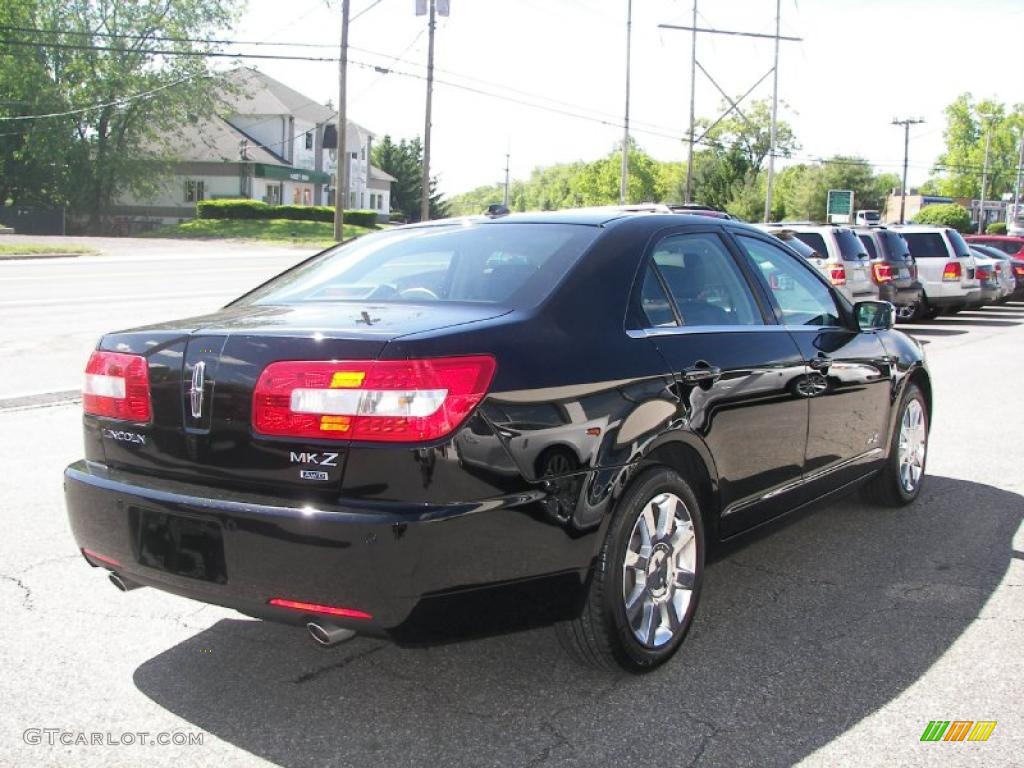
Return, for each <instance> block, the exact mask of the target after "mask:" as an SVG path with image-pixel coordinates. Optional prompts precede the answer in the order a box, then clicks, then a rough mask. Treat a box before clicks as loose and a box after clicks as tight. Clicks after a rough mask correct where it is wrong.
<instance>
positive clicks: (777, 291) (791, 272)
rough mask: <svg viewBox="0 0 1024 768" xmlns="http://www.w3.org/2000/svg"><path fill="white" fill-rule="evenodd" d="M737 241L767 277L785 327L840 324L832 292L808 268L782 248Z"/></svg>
mask: <svg viewBox="0 0 1024 768" xmlns="http://www.w3.org/2000/svg"><path fill="white" fill-rule="evenodd" d="M736 240H737V242H739V244H740V245H741V246H742V247H743V249H744V250H745V251H746V252H747V255H748V256H749V257H750V259H751V261H752V262H753V264H754V266H755V268H757V269H758V270H760V272H761V274H762V275H764V279H765V282H767V283H768V288H769V290H770V291H771V292H772V295H773V296H774V297H775V301H776V303H777V304H778V305H779V309H780V310H781V311H782V322H783V324H784V325H813V326H832V325H840V324H841V323H840V317H839V309H838V307H836V302H835V299H833V298H832V292H831V291H830V290H829V289H828V286H826V285H825V284H824V283H823V282H822V281H821V280H819V279H818V278H817V276H816V275H815V274H814V273H813V272H811V271H810V269H808V268H807V267H805V266H803V265H802V264H801V263H800V262H799V261H797V260H796V258H795V257H794V256H792V255H790V254H789V253H786V252H785V251H783V250H782V249H781V248H777V247H775V246H774V245H771V244H769V243H766V242H763V241H761V240H756V239H754V238H752V237H745V236H743V235H739V236H737V238H736Z"/></svg>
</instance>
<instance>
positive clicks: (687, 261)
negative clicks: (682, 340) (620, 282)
mask: <svg viewBox="0 0 1024 768" xmlns="http://www.w3.org/2000/svg"><path fill="white" fill-rule="evenodd" d="M651 260H652V261H653V262H654V264H655V265H656V267H657V270H658V272H659V273H660V274H661V278H662V280H663V281H664V284H665V286H666V287H667V288H668V291H669V293H670V294H671V297H672V300H673V301H674V302H675V306H676V309H677V310H678V312H679V317H680V319H681V320H682V322H683V325H685V326H695V325H760V324H761V323H762V322H763V320H762V318H761V313H760V311H759V310H758V308H757V303H756V302H755V301H754V296H753V294H752V293H751V291H750V286H749V285H748V284H747V282H746V279H745V278H744V277H743V273H742V272H740V268H739V266H738V265H737V264H736V261H735V260H734V259H733V257H732V254H731V253H729V251H728V249H727V248H726V247H725V244H724V243H723V242H722V239H721V238H720V237H719V236H718V235H716V234H714V233H695V234H686V235H672V236H670V237H666V238H665V239H664V240H662V241H661V242H659V243H658V244H657V245H656V246H655V248H654V252H653V254H652V255H651Z"/></svg>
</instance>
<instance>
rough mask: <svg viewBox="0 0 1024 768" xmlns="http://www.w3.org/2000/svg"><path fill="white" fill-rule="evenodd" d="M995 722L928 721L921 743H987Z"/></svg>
mask: <svg viewBox="0 0 1024 768" xmlns="http://www.w3.org/2000/svg"><path fill="white" fill-rule="evenodd" d="M995 727H996V721H995V720H953V721H950V720H929V721H928V725H927V726H926V727H925V729H924V733H922V734H921V741H988V737H989V736H991V735H992V731H994V730H995Z"/></svg>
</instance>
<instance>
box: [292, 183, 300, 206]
mask: <svg viewBox="0 0 1024 768" xmlns="http://www.w3.org/2000/svg"><path fill="white" fill-rule="evenodd" d="M292 203H293V204H294V205H301V204H302V190H301V189H299V188H298V187H294V188H293V189H292Z"/></svg>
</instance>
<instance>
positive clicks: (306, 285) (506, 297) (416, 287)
mask: <svg viewBox="0 0 1024 768" xmlns="http://www.w3.org/2000/svg"><path fill="white" fill-rule="evenodd" d="M599 233H600V230H599V229H598V228H596V227H584V226H575V225H570V224H479V225H475V226H462V225H457V226H438V227H431V228H429V229H408V230H398V231H395V232H383V233H380V234H374V235H364V236H363V237H361V238H359V239H358V240H355V241H353V242H351V243H349V244H348V245H344V246H341V247H338V248H334V249H332V250H330V251H327V252H326V253H324V254H322V255H320V256H319V257H317V258H315V259H313V260H312V261H309V262H307V263H304V264H301V265H299V266H297V267H295V268H294V269H292V270H289V271H288V272H285V273H284V274H282V275H280V276H278V277H277V278H275V279H274V280H272V281H271V282H269V283H267V284H266V285H264V286H262V287H260V288H258V289H257V290H256V291H254V292H253V293H251V294H249V295H248V296H245V297H243V298H242V299H240V300H239V302H238V303H239V304H243V305H248V304H295V303H300V302H314V301H360V302H365V301H367V300H372V301H375V302H421V303H422V302H488V303H506V304H509V305H510V306H516V307H519V306H530V305H532V304H535V303H536V302H537V301H539V300H541V299H543V298H544V296H546V295H547V294H549V293H550V291H551V289H552V288H553V286H554V285H555V284H557V283H558V281H559V280H560V278H561V277H562V276H563V275H564V274H565V273H566V272H567V271H568V270H569V269H570V268H571V267H572V265H573V264H574V263H575V261H576V260H577V259H578V258H579V257H580V255H581V254H582V253H583V251H584V250H585V249H586V248H587V246H589V245H590V243H592V242H593V240H594V238H595V237H596V236H597V235H598V234H599Z"/></svg>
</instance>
